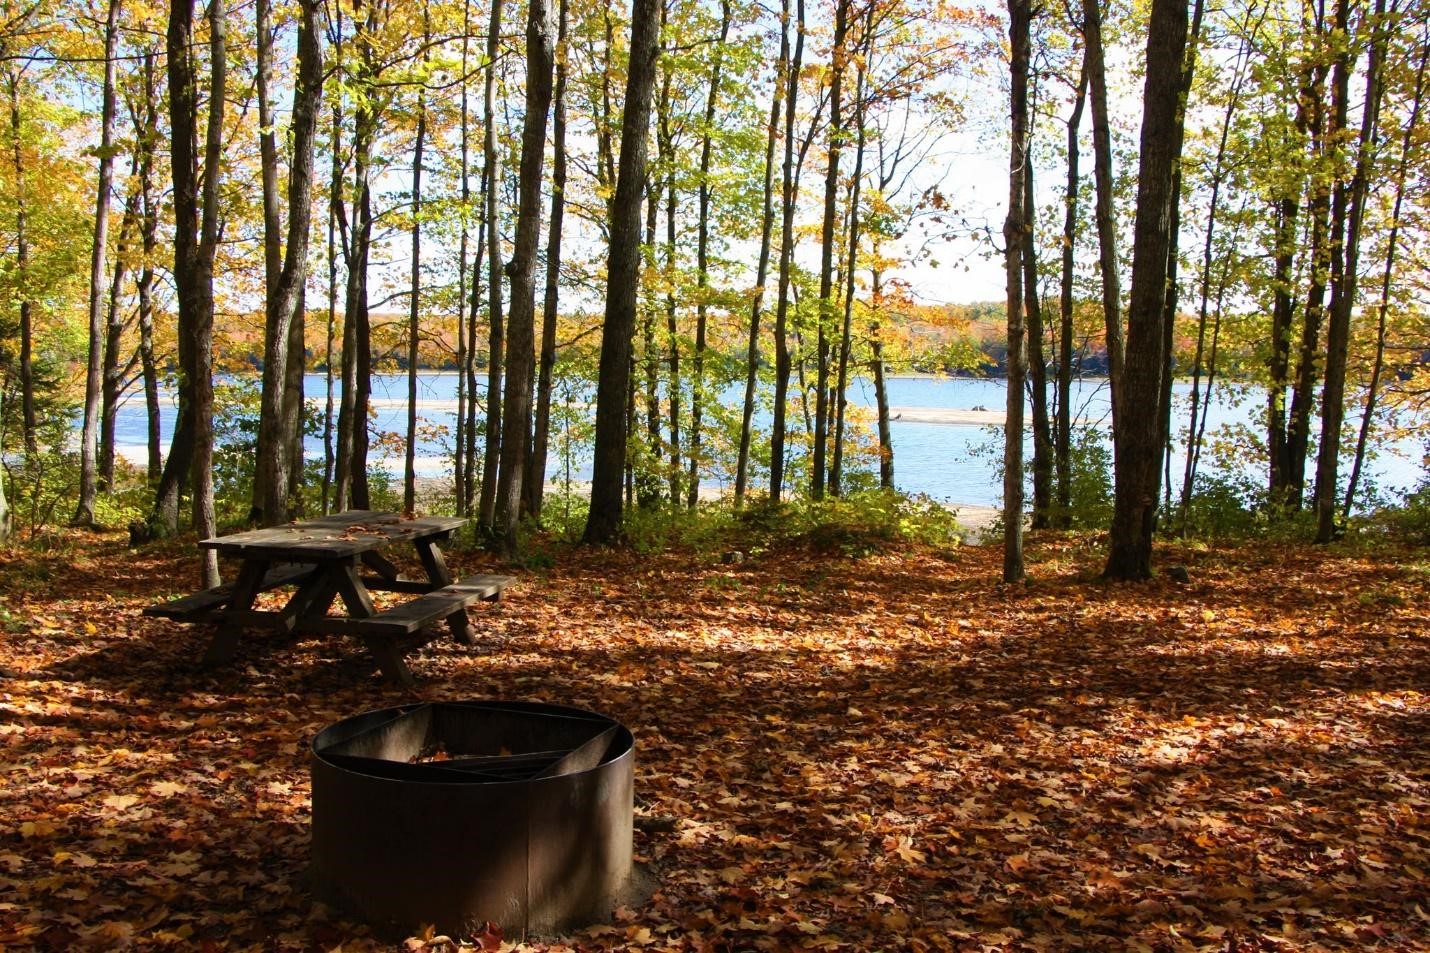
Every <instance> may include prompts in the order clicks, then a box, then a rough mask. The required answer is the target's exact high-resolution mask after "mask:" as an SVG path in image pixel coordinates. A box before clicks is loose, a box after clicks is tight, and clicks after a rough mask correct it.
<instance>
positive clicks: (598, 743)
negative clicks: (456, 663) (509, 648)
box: [312, 702, 634, 937]
mask: <svg viewBox="0 0 1430 953" xmlns="http://www.w3.org/2000/svg"><path fill="white" fill-rule="evenodd" d="M312 765H313V875H314V883H315V885H316V887H317V889H318V892H319V894H320V895H321V896H323V898H324V899H326V900H328V901H329V902H332V903H334V904H335V905H337V906H339V907H340V908H342V909H344V910H346V911H347V912H349V913H351V914H353V915H355V916H357V917H359V918H361V919H363V920H365V921H367V922H369V923H373V924H379V925H380V924H393V925H396V926H399V927H408V928H410V927H415V926H417V925H419V924H428V923H430V924H434V925H435V926H436V927H437V928H438V929H439V930H440V931H442V932H447V933H473V932H478V931H479V930H480V928H481V925H482V924H483V923H484V922H485V921H491V922H493V923H496V924H498V925H499V926H500V927H501V928H502V930H503V931H504V932H505V934H506V935H507V936H508V937H514V936H525V935H528V934H547V933H554V932H559V931H562V930H567V929H571V928H573V927H576V926H580V925H583V924H586V923H591V922H593V921H595V920H598V919H602V918H604V917H606V916H607V915H608V914H609V913H610V911H611V908H612V906H613V904H614V902H615V899H616V898H617V896H618V895H619V894H620V892H621V891H622V889H623V888H624V887H625V885H626V882H627V880H628V878H629V877H630V874H631V820H632V813H633V787H632V783H633V777H634V752H633V740H632V738H631V733H630V732H629V731H628V730H627V729H626V728H625V727H624V726H622V725H620V724H619V723H617V722H615V721H612V720H611V719H609V718H606V717H604V716H601V715H597V714H594V713H592V712H589V711H585V710H583V709H579V708H573V707H569V706H565V705H546V704H539V703H534V702H437V703H432V704H425V705H410V706H404V707H402V708H389V709H383V710H381V711H374V712H368V713H366V714H363V715H358V716H356V717H354V718H349V719H346V720H345V721H341V722H338V723H337V724H335V725H332V726H331V727H329V728H327V729H325V730H324V731H322V732H321V733H319V735H318V736H317V737H316V738H315V739H314V740H313V755H312Z"/></svg>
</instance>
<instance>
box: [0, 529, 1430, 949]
mask: <svg viewBox="0 0 1430 953" xmlns="http://www.w3.org/2000/svg"><path fill="white" fill-rule="evenodd" d="M82 545H84V546H88V547H92V555H82V556H81V557H80V559H81V560H90V563H89V565H91V568H90V569H89V570H86V571H84V572H79V571H74V573H73V575H72V576H71V577H68V578H57V579H55V580H53V581H52V582H50V583H49V584H47V588H46V591H45V593H44V594H43V595H42V594H39V593H36V594H34V595H33V596H31V595H23V596H21V594H17V593H15V592H14V591H10V592H3V593H0V595H3V597H4V598H5V599H6V600H7V604H8V606H9V608H10V610H11V611H12V612H13V611H16V609H17V604H18V601H19V600H21V599H23V601H24V604H25V605H26V606H28V607H29V608H28V609H27V610H26V611H27V612H28V614H29V616H30V617H35V618H43V619H44V620H47V621H49V622H50V623H52V625H49V626H46V627H44V628H45V629H46V634H44V635H43V636H40V635H37V634H34V633H28V634H27V638H26V639H10V640H5V641H0V670H3V671H4V672H7V673H24V674H23V676H20V677H15V678H11V679H9V680H7V681H6V682H5V683H4V684H3V687H0V712H3V717H0V763H3V764H4V765H5V770H4V771H3V772H0V810H3V811H4V816H5V817H6V819H7V820H8V821H10V827H9V828H8V832H9V836H8V838H5V839H0V944H3V945H4V946H6V947H7V948H16V949H28V948H41V949H44V948H76V947H81V946H90V947H106V948H107V947H114V946H119V945H123V944H125V943H128V944H130V945H131V946H133V947H135V948H145V947H163V946H166V945H167V946H172V947H179V948H193V949H205V948H206V947H207V948H208V949H213V950H218V949H228V948H233V949H239V948H263V949H276V950H285V949H287V950H307V949H314V950H317V949H322V950H328V951H331V950H333V949H335V948H341V949H342V950H344V951H347V953H357V951H368V950H373V951H375V950H390V949H392V948H393V946H394V944H393V943H392V942H391V941H389V940H383V939H377V938H375V937H374V936H373V935H372V933H371V931H369V930H368V929H367V928H365V927H364V926H362V925H360V924H357V923H353V922H351V921H349V920H345V919H343V917H342V914H341V913H340V912H339V911H331V910H328V909H327V908H325V907H322V906H320V905H318V904H317V903H316V902H315V901H314V899H313V898H312V897H311V896H310V895H309V894H308V892H307V889H308V888H307V886H306V881H305V879H304V870H305V867H306V864H307V850H308V847H307V844H308V824H309V823H310V817H309V813H308V805H309V801H308V797H309V789H308V774H307V763H306V760H305V751H306V745H307V743H308V741H309V740H310V739H311V737H312V734H313V733H314V732H315V731H316V730H317V729H318V728H319V727H321V726H323V725H325V724H328V723H331V722H332V721H335V720H337V719H338V718H340V717H344V716H346V715H349V714H353V713H355V712H358V711H363V710H368V709H372V708H377V707H383V706H386V705H391V704H394V703H396V701H395V699H394V696H393V694H392V693H393V691H394V690H393V689H392V688H391V687H390V686H387V685H385V684H384V683H382V682H380V681H379V680H377V679H376V678H368V676H367V675H366V673H363V672H359V671H356V670H354V669H353V668H352V667H351V666H339V665H334V662H333V658H334V657H335V646H334V644H333V643H331V642H330V641H328V640H323V639H307V640H302V641H299V642H298V643H296V644H289V645H284V646H281V647H280V646H278V645H264V646H262V647H261V648H260V647H258V646H256V645H255V647H254V649H253V653H254V654H252V655H249V656H247V657H244V656H241V657H240V660H239V663H238V665H236V666H235V667H234V668H232V669H228V670H222V671H216V672H205V671H202V670H200V669H198V668H197V666H196V664H195V663H196V661H197V656H198V654H199V652H200V651H201V646H202V641H203V640H202V637H201V633H196V632H189V631H187V630H183V631H180V630H177V629H176V628H174V627H172V626H158V625H155V624H154V623H153V622H152V621H151V620H144V619H140V618H138V617H137V616H136V615H135V614H134V612H133V610H134V609H136V608H137V607H138V606H140V605H144V604H147V603H149V602H152V601H155V599H154V595H155V593H158V592H161V591H166V590H167V589H168V588H172V585H173V583H172V580H173V579H174V578H177V577H178V576H179V573H180V570H181V561H182V559H187V558H188V556H187V554H184V555H183V556H182V557H181V555H180V554H178V552H177V550H176V551H175V552H174V553H173V554H171V555H170V556H167V557H156V556H154V555H152V554H151V555H149V556H144V555H143V554H141V555H140V556H139V557H138V558H137V559H135V560H134V561H132V562H128V561H125V560H124V559H120V558H119V554H120V553H122V552H124V548H123V547H122V546H119V545H115V544H111V543H109V542H106V541H105V540H104V539H103V538H101V539H99V540H95V541H87V542H84V543H82ZM111 545H113V546H114V549H113V551H110V550H106V548H105V547H107V546H111ZM1038 547H1046V548H1047V553H1046V554H1044V553H1041V552H1040V551H1039V548H1038ZM86 552H91V551H89V550H87V551H86ZM999 555H1000V554H999V553H998V552H997V551H996V550H991V549H982V548H978V547H971V548H966V549H964V550H962V551H961V553H960V557H959V561H958V562H957V563H949V562H946V561H941V560H932V559H925V558H923V557H922V556H921V554H919V553H917V552H912V553H880V554H879V555H877V556H876V557H873V558H869V559H863V560H858V559H848V558H844V557H841V556H817V555H813V554H811V553H809V552H808V551H806V550H803V549H800V550H791V551H788V552H781V553H779V554H777V555H766V556H755V557H751V558H750V559H749V560H747V561H745V562H743V563H742V564H741V565H740V567H739V570H738V573H735V572H733V571H730V570H722V571H721V572H722V575H721V576H719V577H718V578H722V579H724V578H727V577H728V578H730V579H738V583H739V585H738V586H733V585H724V584H722V585H720V586H712V585H711V584H710V580H711V579H712V578H714V577H712V569H711V566H710V565H709V563H708V561H705V560H702V559H701V557H699V556H698V555H697V554H691V555H685V556H682V555H666V556H661V555H642V556H641V557H640V558H635V557H633V556H632V555H630V554H625V553H615V554H606V553H586V552H577V553H575V554H571V555H563V556H562V557H561V558H560V559H559V560H558V563H557V565H555V566H553V567H552V568H550V570H548V571H546V572H545V574H544V575H542V576H536V575H532V576H529V577H527V578H525V579H524V580H523V583H524V584H523V586H522V587H521V590H520V591H519V592H517V593H515V594H514V595H513V596H512V597H511V598H510V599H507V600H504V601H503V602H502V603H500V604H499V605H497V606H493V607H491V611H485V609H484V610H483V612H481V613H477V614H475V617H474V621H475V622H476V626H475V627H476V629H477V634H478V638H479V640H480V645H479V647H478V648H477V649H475V650H473V649H469V648H466V647H463V646H459V645H457V644H455V643H453V642H451V641H450V640H446V639H439V640H437V641H435V642H433V643H432V644H430V645H429V646H427V647H426V648H424V649H423V650H422V651H421V652H420V653H419V654H417V655H416V656H415V657H414V660H413V668H414V671H415V673H416V675H417V677H418V680H419V687H418V689H417V692H418V695H419V696H420V697H422V698H463V697H483V698H492V697H505V698H529V699H547V700H561V701H567V702H570V703H574V704H578V705H584V706H587V707H590V708H594V709H597V710H600V711H603V712H606V713H608V714H610V715H612V716H614V717H616V718H619V719H620V720H622V721H623V722H625V723H626V724H628V725H630V726H631V727H632V728H633V730H634V732H635V735H636V764H637V777H636V799H637V816H638V823H637V827H636V834H635V850H636V853H637V855H638V856H639V857H641V858H643V859H644V860H645V861H646V862H648V864H649V871H650V872H651V875H652V878H653V889H654V892H653V894H652V895H651V897H650V898H649V899H648V900H645V901H640V902H632V903H631V904H630V905H629V906H628V907H626V908H624V909H623V910H622V911H620V912H619V914H618V915H616V916H614V917H612V918H611V919H610V920H609V921H608V922H606V923H603V924H598V925H597V926H596V927H595V928H593V929H592V930H590V931H583V932H581V933H578V934H576V935H575V936H572V937H567V938H564V939H553V940H551V941H549V942H543V943H540V944H536V943H528V944H525V945H524V946H523V945H522V944H520V943H518V942H517V941H516V939H514V938H503V937H501V936H500V933H499V931H492V930H490V929H485V928H484V929H483V930H482V931H478V932H477V933H475V934H470V935H466V936H457V935H454V934H448V935H446V936H445V937H444V936H443V935H442V934H441V933H440V932H437V931H432V932H424V931H419V932H418V933H416V934H414V936H413V937H411V938H410V939H409V941H408V948H410V949H414V950H432V951H434V953H436V951H439V950H440V951H442V953H447V951H455V950H458V949H462V950H476V949H482V950H487V951H495V950H501V951H503V953H505V951H516V950H523V949H524V950H531V951H537V950H541V951H543V953H558V951H568V953H569V951H576V950H581V951H582V953H593V951H597V950H622V949H632V950H635V949H639V950H662V951H664V950H680V951H691V953H695V951H701V953H703V951H724V950H770V951H790V950H840V951H853V950H873V949H889V950H893V949H908V950H920V951H957V953H963V951H972V950H983V949H998V950H1009V951H1011V950H1017V951H1024V950H1027V951H1035V950H1056V949H1071V948H1084V949H1086V948H1098V949H1151V950H1159V951H1160V950H1169V951H1170V950H1201V949H1206V950H1243V949H1245V950H1265V949H1273V948H1275V949H1286V950H1298V949H1317V948H1342V949H1352V948H1354V949H1360V948H1368V949H1374V948H1377V947H1378V948H1383V949H1414V948H1419V947H1424V946H1427V945H1430V916H1427V914H1426V905H1425V903H1424V901H1423V900H1422V899H1421V897H1422V896H1423V892H1424V891H1423V884H1424V881H1425V875H1426V874H1425V872H1426V871H1430V843H1427V840H1426V834H1427V829H1426V826H1425V820H1424V818H1425V817H1426V816H1427V813H1430V777H1427V775H1426V773H1425V769H1424V765H1425V764H1426V763H1427V755H1430V750H1427V745H1430V737H1427V732H1426V731H1425V730H1424V724H1425V720H1426V718H1427V717H1430V698H1427V695H1426V690H1425V685H1426V684H1427V682H1426V673H1427V672H1430V639H1427V636H1426V631H1427V627H1426V621H1427V613H1426V611H1425V610H1424V609H1423V608H1422V607H1423V606H1425V605H1430V598H1427V595H1430V594H1427V592H1426V586H1425V584H1424V582H1423V579H1422V578H1421V577H1420V576H1419V575H1416V574H1413V573H1409V572H1405V571H1402V570H1401V569H1399V568H1398V567H1397V566H1395V565H1394V564H1393V563H1392V562H1389V561H1381V562H1375V561H1372V560H1369V559H1364V558H1361V557H1356V558H1354V559H1352V558H1348V557H1342V556H1340V555H1338V554H1337V553H1335V552H1333V551H1327V550H1319V551H1316V552H1300V551H1297V550H1292V549H1283V548H1279V547H1274V546H1260V547H1256V548H1251V547H1248V548H1247V549H1246V550H1245V551H1236V550H1225V551H1220V552H1215V553H1208V552H1191V551H1189V552H1183V553H1177V554H1175V558H1176V561H1178V562H1182V563H1186V564H1188V565H1190V566H1191V567H1192V570H1193V571H1192V577H1193V579H1194V580H1195V583H1194V584H1193V585H1191V586H1186V587H1183V586H1173V585H1171V584H1166V585H1164V584H1162V583H1160V582H1154V583H1152V584H1149V585H1145V586H1104V585H1101V584H1098V583H1095V582H1092V581H1090V579H1091V577H1092V575H1093V574H1094V573H1095V571H1096V570H1097V569H1098V568H1100V561H1099V560H1098V559H1097V558H1096V553H1095V547H1092V546H1089V545H1087V544H1086V541H1076V540H1074V541H1062V540H1057V539H1053V540H1047V541H1044V540H1041V539H1039V538H1038V537H1037V536H1034V537H1032V538H1031V541H1030V559H1039V558H1041V557H1042V556H1043V555H1047V556H1048V561H1049V562H1053V561H1055V560H1062V562H1058V563H1057V564H1058V565H1059V566H1061V567H1063V568H1062V569H1060V573H1061V574H1059V573H1051V572H1050V573H1047V574H1044V575H1043V576H1041V577H1040V579H1039V582H1038V585H1037V586H1036V587H1032V588H1030V589H1026V590H1024V589H1016V590H1006V589H1004V588H1001V587H999V586H998V585H997V583H996V579H997V575H998V569H997V566H998V557H999ZM22 558H23V557H22ZM126 558H127V557H126ZM146 560H147V562H146ZM469 561H471V558H470V557H468V556H466V555H465V554H456V555H455V556H454V558H453V562H455V563H462V562H469ZM95 565H103V566H111V565H112V566H115V567H123V569H122V571H123V572H125V573H128V574H129V576H128V577H127V579H126V582H125V584H124V585H125V592H124V593H100V592H98V591H94V590H97V588H98V587H96V586H94V584H93V580H92V579H89V576H92V575H93V573H94V571H95V570H94V569H93V568H92V567H93V566H95ZM458 568H459V570H460V569H462V568H466V567H462V566H459V567H458ZM472 568H476V567H475V566H473V567H472ZM482 568H487V567H482ZM55 571H56V572H61V573H62V572H63V570H61V569H57V570H55ZM116 571H118V570H116ZM7 578H8V577H7ZM14 578H20V577H19V576H15V577H14ZM86 580H88V581H86ZM51 592H74V593H84V595H76V596H73V597H70V598H66V599H54V597H53V596H52V595H50V593H51ZM1362 592H1375V593H1384V594H1389V595H1393V596H1394V597H1395V598H1394V599H1390V598H1381V597H1380V596H1377V597H1376V598H1375V599H1371V600H1364V601H1363V600H1361V599H1360V598H1359V597H1358V593H1362ZM85 621H89V622H92V623H94V624H95V625H96V626H97V628H98V629H99V630H100V632H101V633H102V634H103V641H104V644H103V645H100V644H98V641H97V639H96V637H95V636H90V635H87V634H85V630H84V626H83V623H84V622H85ZM260 652H261V657H260V654H259V653H260ZM66 917H69V918H72V919H65V918H66ZM156 918H157V919H156ZM417 927H418V925H415V924H414V925H410V926H409V929H417ZM413 944H416V945H413ZM399 945H400V944H399Z"/></svg>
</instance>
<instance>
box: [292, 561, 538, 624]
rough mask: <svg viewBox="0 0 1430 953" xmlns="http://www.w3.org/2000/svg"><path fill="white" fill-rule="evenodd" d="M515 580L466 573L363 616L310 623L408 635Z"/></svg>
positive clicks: (491, 595)
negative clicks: (463, 575) (437, 586)
mask: <svg viewBox="0 0 1430 953" xmlns="http://www.w3.org/2000/svg"><path fill="white" fill-rule="evenodd" d="M515 581H516V579H515V577H513V576H490V575H480V576H468V577H467V578H465V579H463V580H461V581H460V582H456V583H453V584H452V585H450V586H446V587H444V588H442V589H438V590H436V591H435V592H429V593H427V594H426V595H425V596H420V597H419V598H416V599H413V600H412V601H410V602H404V603H402V604H401V605H398V606H393V607H392V608H391V609H387V610H385V611H383V612H379V613H377V614H376V615H372V616H368V617H366V618H334V617H325V618H322V619H316V620H314V623H313V626H312V627H313V628H314V629H316V630H318V631H320V632H336V633H341V634H345V635H386V636H401V635H411V634H412V633H414V632H416V631H418V630H419V629H422V628H424V627H425V626H428V625H431V624H432V623H434V622H437V621H438V620H440V619H448V620H449V621H450V620H451V617H452V616H453V615H455V614H456V613H459V612H464V610H465V609H466V608H467V606H469V605H471V604H472V603H474V602H480V601H481V600H483V599H495V598H497V597H498V596H499V595H501V591H502V590H503V589H505V588H506V587H507V586H509V585H511V584H512V583H513V582H515ZM454 634H458V633H454Z"/></svg>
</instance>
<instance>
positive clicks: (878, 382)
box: [869, 244, 894, 490]
mask: <svg viewBox="0 0 1430 953" xmlns="http://www.w3.org/2000/svg"><path fill="white" fill-rule="evenodd" d="M872 257H873V259H874V260H875V261H876V262H877V261H878V260H879V246H878V245H877V244H876V245H875V246H874V253H873V256H872ZM869 291H870V300H871V305H870V308H871V310H872V311H873V312H874V322H873V326H872V327H871V328H870V329H869V346H870V349H871V350H872V351H873V355H872V356H873V360H872V361H871V363H872V364H873V366H874V405H875V408H876V413H877V414H878V419H879V424H878V427H879V486H880V487H882V488H883V489H885V490H892V489H893V488H894V428H893V426H892V425H891V424H890V421H889V389H888V387H887V386H886V385H885V383H884V339H883V321H882V320H881V319H880V317H879V314H880V311H881V309H882V308H883V303H882V299H883V294H884V272H883V269H881V268H880V267H879V266H878V265H875V266H874V268H873V276H872V278H871V279H870V288H869Z"/></svg>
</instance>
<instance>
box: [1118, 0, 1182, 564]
mask: <svg viewBox="0 0 1430 953" xmlns="http://www.w3.org/2000/svg"><path fill="white" fill-rule="evenodd" d="M1186 43H1187V7H1186V4H1185V2H1184V0H1153V2H1152V12H1151V19H1150V21H1149V24H1148V35H1147V59H1146V62H1147V64H1148V67H1149V68H1148V70H1147V80H1146V83H1145V85H1144V87H1143V94H1142V104H1143V114H1142V138H1141V151H1140V154H1141V162H1140V167H1139V170H1138V176H1137V180H1138V181H1137V220H1136V225H1135V228H1134V230H1133V242H1132V292H1131V298H1130V301H1129V306H1128V330H1127V353H1126V364H1125V366H1124V367H1123V377H1122V380H1121V381H1120V382H1119V383H1120V386H1119V388H1118V390H1116V391H1114V394H1113V399H1114V401H1116V402H1117V412H1116V414H1115V420H1114V422H1113V441H1114V446H1115V465H1114V470H1115V474H1114V475H1115V483H1116V489H1115V493H1114V500H1113V519H1112V533H1111V541H1110V542H1111V551H1110V553H1109V554H1108V561H1107V567H1106V569H1105V570H1104V575H1105V576H1107V577H1108V578H1112V579H1147V578H1149V577H1150V576H1151V574H1152V533H1153V530H1154V528H1155V526H1156V516H1157V497H1158V493H1159V489H1160V487H1159V486H1158V480H1159V475H1160V474H1159V471H1160V464H1161V458H1162V454H1161V446H1160V444H1159V442H1158V438H1159V437H1160V432H1161V426H1160V424H1161V422H1160V420H1159V419H1158V415H1157V414H1155V413H1151V414H1149V413H1146V412H1145V411H1146V408H1149V407H1151V408H1155V407H1156V406H1157V401H1158V395H1159V394H1160V393H1161V387H1162V373H1163V369H1164V366H1165V364H1166V358H1165V355H1164V354H1163V348H1164V340H1165V339H1164V336H1163V333H1162V322H1163V321H1164V320H1165V317H1166V282H1167V253H1168V251H1169V249H1170V245H1171V236H1170V234H1169V228H1170V223H1171V219H1172V204H1173V203H1174V202H1176V201H1177V196H1176V195H1175V194H1173V192H1172V179H1173V170H1174V168H1175V165H1176V161H1177V157H1176V143H1177V140H1178V138H1179V135H1178V130H1177V125H1178V117H1179V108H1178V106H1179V102H1180V100H1181V85H1182V77H1181V71H1180V70H1165V69H1162V70H1159V69H1157V68H1156V66H1155V64H1158V63H1181V62H1182V61H1183V57H1184V55H1185V52H1186ZM1139 411H1141V412H1140V413H1139Z"/></svg>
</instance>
